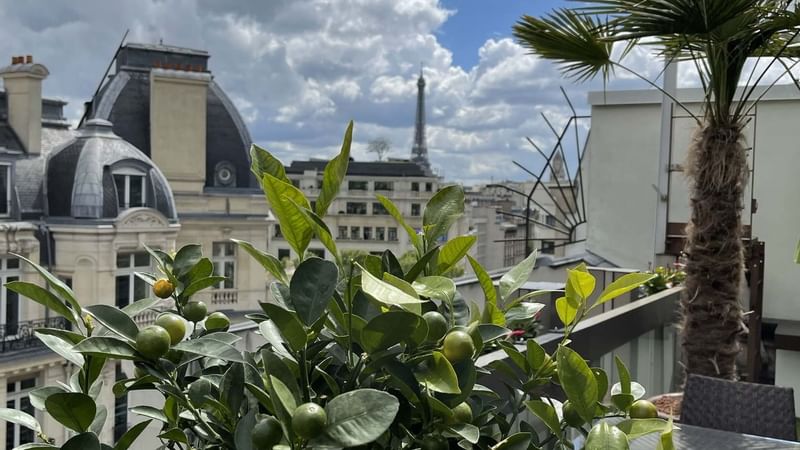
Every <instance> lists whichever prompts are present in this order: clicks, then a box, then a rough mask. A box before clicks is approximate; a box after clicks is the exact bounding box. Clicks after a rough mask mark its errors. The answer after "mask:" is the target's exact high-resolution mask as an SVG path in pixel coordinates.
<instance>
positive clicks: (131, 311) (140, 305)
mask: <svg viewBox="0 0 800 450" xmlns="http://www.w3.org/2000/svg"><path fill="white" fill-rule="evenodd" d="M160 301H161V299H160V298H158V297H151V298H143V299H141V300H137V301H135V302H133V303H131V304H129V305H127V306H125V307H124V308H122V312H124V313H125V314H127V315H128V317H132V318H133V317H136V315H138V314H139V313H141V312H143V311H146V310H148V309H150V308H151V307H153V306H155V305H156V304H157V303H158V302H160Z"/></svg>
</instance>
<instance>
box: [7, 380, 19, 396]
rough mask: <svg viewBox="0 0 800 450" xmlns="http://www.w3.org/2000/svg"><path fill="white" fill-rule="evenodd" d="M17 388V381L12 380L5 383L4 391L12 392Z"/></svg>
mask: <svg viewBox="0 0 800 450" xmlns="http://www.w3.org/2000/svg"><path fill="white" fill-rule="evenodd" d="M16 390H17V383H14V382H13V381H12V382H11V383H6V392H7V393H8V392H14V391H16Z"/></svg>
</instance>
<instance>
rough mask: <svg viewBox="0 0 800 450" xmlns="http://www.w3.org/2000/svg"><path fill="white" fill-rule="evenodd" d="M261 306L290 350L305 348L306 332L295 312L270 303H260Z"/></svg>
mask: <svg viewBox="0 0 800 450" xmlns="http://www.w3.org/2000/svg"><path fill="white" fill-rule="evenodd" d="M261 308H262V309H263V310H264V312H265V313H267V316H269V318H270V319H271V321H272V323H274V324H275V326H277V327H278V330H280V333H281V336H283V338H284V339H285V340H286V342H287V343H288V344H289V347H291V348H292V350H294V351H300V350H302V349H303V348H305V346H306V342H307V341H308V334H307V333H306V329H305V327H304V326H303V323H302V322H300V319H299V318H298V317H297V314H296V313H293V312H291V311H287V310H285V309H283V308H281V307H280V306H278V305H275V304H272V303H262V304H261Z"/></svg>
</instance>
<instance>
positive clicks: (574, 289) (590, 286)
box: [565, 266, 597, 308]
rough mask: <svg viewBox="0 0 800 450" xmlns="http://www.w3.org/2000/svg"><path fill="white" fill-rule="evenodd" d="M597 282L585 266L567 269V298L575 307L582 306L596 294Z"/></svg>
mask: <svg viewBox="0 0 800 450" xmlns="http://www.w3.org/2000/svg"><path fill="white" fill-rule="evenodd" d="M596 282H597V281H596V280H595V278H594V276H592V274H590V273H589V272H587V271H585V269H584V267H583V266H579V267H578V268H576V269H567V287H566V292H565V296H566V297H567V300H568V301H569V302H570V304H571V305H572V306H574V307H576V308H577V307H578V305H580V304H582V303H583V302H584V301H586V299H588V298H589V297H590V296H591V295H592V293H593V292H594V288H595V284H596Z"/></svg>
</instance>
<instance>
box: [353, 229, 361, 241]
mask: <svg viewBox="0 0 800 450" xmlns="http://www.w3.org/2000/svg"><path fill="white" fill-rule="evenodd" d="M359 234H361V227H350V239H361V236H359Z"/></svg>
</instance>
